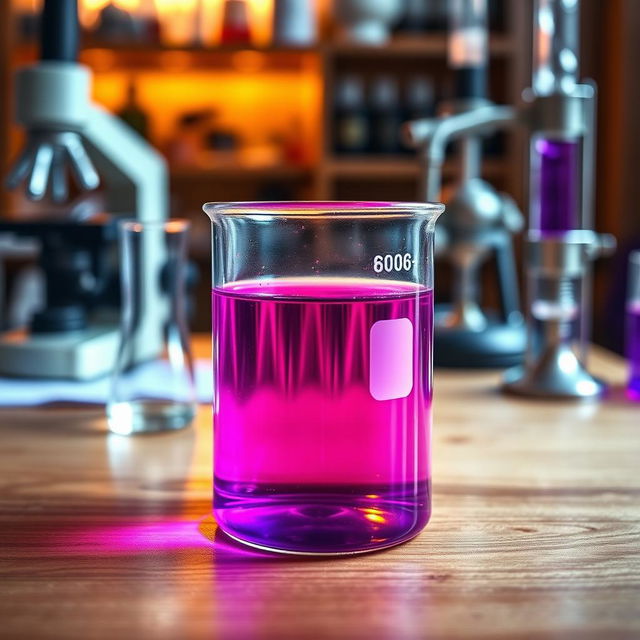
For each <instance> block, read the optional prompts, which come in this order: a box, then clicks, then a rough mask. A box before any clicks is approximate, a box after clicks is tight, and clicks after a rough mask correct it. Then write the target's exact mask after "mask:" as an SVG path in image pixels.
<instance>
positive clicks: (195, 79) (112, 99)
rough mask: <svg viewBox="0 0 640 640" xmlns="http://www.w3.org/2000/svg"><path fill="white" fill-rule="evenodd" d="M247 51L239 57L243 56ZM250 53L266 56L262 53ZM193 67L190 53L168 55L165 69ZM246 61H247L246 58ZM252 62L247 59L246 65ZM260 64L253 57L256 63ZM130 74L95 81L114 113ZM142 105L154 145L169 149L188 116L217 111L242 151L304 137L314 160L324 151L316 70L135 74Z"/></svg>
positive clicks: (122, 99) (98, 76)
mask: <svg viewBox="0 0 640 640" xmlns="http://www.w3.org/2000/svg"><path fill="white" fill-rule="evenodd" d="M240 53H242V54H245V53H247V52H244V51H242V52H238V53H237V54H236V55H238V54H240ZM248 53H251V54H256V55H257V56H263V55H264V54H260V53H258V52H254V51H250V52H248ZM166 56H169V59H170V63H171V64H177V65H180V66H182V65H184V64H188V61H189V60H190V58H191V54H190V53H189V52H185V51H171V52H169V51H167V52H164V53H163V57H162V60H163V66H164V63H165V61H166V60H167V57H166ZM241 60H242V58H241ZM247 60H249V58H246V57H244V64H246V62H247ZM256 60H257V59H253V57H252V58H251V64H256ZM130 76H131V72H127V71H123V70H118V71H115V70H114V71H109V72H105V73H98V74H96V75H95V77H94V82H93V87H94V97H95V99H96V100H97V101H98V102H100V103H101V104H103V105H104V106H105V107H107V108H108V109H110V110H112V111H117V110H119V109H120V108H121V107H122V105H123V103H124V102H125V99H126V95H127V86H128V83H129V81H130ZM136 87H137V89H138V92H137V100H138V102H139V104H140V106H141V107H142V108H143V109H144V110H145V111H146V112H147V113H148V114H149V116H150V120H151V130H152V134H153V140H154V142H156V143H157V144H160V145H162V144H164V143H166V142H167V141H168V139H170V138H171V137H172V136H173V135H174V133H175V129H176V121H177V119H178V118H179V116H181V115H182V114H184V113H185V112H186V111H196V110H201V109H212V110H213V111H215V113H216V125H217V126H220V127H221V128H224V129H226V130H232V131H234V132H236V133H237V134H238V135H239V137H240V138H241V140H242V142H243V147H260V146H263V145H268V144H270V142H271V141H272V139H273V135H274V133H276V134H289V135H290V134H291V132H292V131H294V129H293V128H294V127H296V129H295V131H297V132H298V133H299V135H300V136H301V137H302V139H303V140H305V144H306V145H307V148H308V149H309V155H310V156H311V157H313V156H314V155H315V154H316V153H317V152H318V149H319V144H320V140H319V138H320V131H319V126H318V122H320V120H321V113H320V105H321V104H322V100H321V96H322V83H321V79H320V76H319V72H318V71H317V70H304V71H271V70H269V71H267V70H265V69H262V70H259V71H255V72H243V73H238V72H237V71H236V70H235V69H229V70H228V71H227V70H206V71H204V70H203V71H189V70H185V71H182V72H181V73H166V66H164V69H163V70H159V71H136Z"/></svg>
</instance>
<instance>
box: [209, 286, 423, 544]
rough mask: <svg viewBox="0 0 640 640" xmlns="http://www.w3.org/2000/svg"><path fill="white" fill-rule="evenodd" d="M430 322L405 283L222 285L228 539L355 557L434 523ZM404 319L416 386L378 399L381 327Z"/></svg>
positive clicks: (218, 324)
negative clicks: (376, 340)
mask: <svg viewBox="0 0 640 640" xmlns="http://www.w3.org/2000/svg"><path fill="white" fill-rule="evenodd" d="M432 314H433V303H432V296H431V292H430V291H427V290H425V289H418V288H417V287H416V286H415V285H412V284H408V283H398V282H394V283H390V282H384V281H376V280H355V279H353V280H348V279H345V280H341V279H333V278H331V279H330V278H326V279H325V278H317V279H291V280H270V281H261V282H257V281H253V282H239V283H234V284H233V285H231V286H228V287H226V288H224V289H221V290H214V292H213V319H214V328H215V330H214V339H215V341H216V347H217V348H216V353H217V357H216V362H215V367H216V371H215V375H216V376H217V383H218V384H217V394H216V398H215V400H214V404H215V406H214V424H215V449H214V453H215V462H214V466H215V486H214V510H215V514H216V519H217V521H218V523H219V525H220V526H221V527H222V528H223V529H224V530H225V531H226V532H227V533H229V534H231V535H233V536H235V537H237V538H239V539H241V540H243V541H245V542H248V543H250V544H254V545H257V546H261V547H266V548H270V549H275V550H283V551H291V552H299V553H349V552H355V551H365V550H369V549H374V548H378V547H383V546H388V545H390V544H394V543H396V542H400V541H402V540H404V539H408V538H410V537H412V536H413V535H415V534H416V533H418V532H419V531H420V530H421V529H422V528H423V527H424V525H425V524H426V522H427V521H428V518H429V510H430V489H429V478H430V471H429V437H430V421H431V412H430V406H431V351H430V350H431V340H432ZM399 319H404V320H402V321H401V324H402V326H403V327H404V328H406V327H411V328H410V332H411V333H410V335H409V336H408V339H409V340H410V341H411V342H412V345H413V348H412V349H411V351H410V352H409V354H410V360H409V361H408V363H407V367H410V369H411V370H410V371H409V372H406V371H405V372H400V374H401V375H407V373H408V375H409V376H410V377H411V380H412V384H411V385H410V386H407V387H406V388H405V389H404V390H402V391H400V392H399V393H400V394H404V395H403V397H393V398H391V399H385V400H377V399H376V398H374V397H373V395H372V392H371V386H370V377H371V376H372V375H374V374H373V372H372V371H371V370H370V367H371V366H372V358H371V353H370V350H371V349H372V344H373V343H372V342H371V333H372V332H371V328H372V326H373V325H374V324H375V323H377V322H380V321H386V320H399ZM407 320H408V321H409V323H410V324H409V323H407ZM394 326H395V325H394ZM216 336H217V338H216ZM405 338H407V336H405ZM378 355H379V354H378ZM391 356H392V357H391V360H393V354H391ZM374 360H375V358H374ZM378 360H379V358H378ZM376 366H377V365H376ZM383 373H384V372H383Z"/></svg>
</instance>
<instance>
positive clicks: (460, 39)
mask: <svg viewBox="0 0 640 640" xmlns="http://www.w3.org/2000/svg"><path fill="white" fill-rule="evenodd" d="M449 10H450V25H449V39H448V56H449V66H450V67H451V68H452V69H453V74H454V81H455V99H454V100H453V101H451V103H450V104H447V105H445V106H444V110H443V111H444V113H443V115H441V116H440V117H438V118H433V119H427V120H418V121H414V122H410V123H408V124H407V125H406V126H405V131H404V134H405V138H406V140H407V142H408V144H409V145H410V146H412V147H414V148H416V149H418V150H419V152H420V156H421V158H422V160H423V162H424V172H423V175H424V176H425V184H424V189H423V190H424V197H425V200H427V201H428V202H434V201H438V200H440V199H441V195H440V192H441V187H442V170H443V165H444V161H445V157H446V152H447V147H448V145H449V143H451V142H455V144H456V146H457V150H458V163H459V169H458V177H457V180H456V182H455V184H454V185H453V189H452V195H451V196H450V197H449V198H448V199H446V205H447V214H446V215H445V216H443V218H442V223H441V225H442V227H441V228H442V229H443V231H444V233H443V236H442V237H444V238H446V245H445V246H441V247H438V241H439V239H440V238H439V237H438V236H436V250H437V252H438V254H439V255H440V257H444V258H445V259H446V260H448V261H449V262H450V263H451V265H452V267H453V277H454V290H453V304H452V305H446V306H445V305H436V310H435V334H434V364H435V365H436V366H444V367H463V368H469V367H474V368H480V367H487V368H489V367H491V368H504V367H509V366H513V365H516V364H518V363H520V362H521V361H522V358H523V355H524V351H525V345H526V333H525V325H524V321H523V316H522V313H521V311H520V303H519V295H518V278H517V270H516V265H515V259H514V250H513V240H512V237H513V235H514V234H516V233H518V232H519V231H520V230H521V229H522V227H523V217H522V214H521V213H520V211H519V210H518V208H517V206H516V204H515V202H514V201H513V200H512V198H510V197H509V196H508V195H506V194H504V193H498V192H497V191H496V189H495V188H494V187H493V186H492V185H490V184H489V183H488V182H486V181H485V180H483V179H482V178H481V175H480V174H481V168H482V141H483V138H485V137H487V136H489V135H491V134H493V133H495V132H497V131H499V130H501V129H505V128H509V127H512V126H514V124H515V120H516V112H515V109H513V108H511V107H504V106H498V105H495V104H493V103H492V102H490V101H489V100H488V99H487V64H488V24H487V1H486V0H450V2H449ZM492 257H493V258H494V259H495V264H496V271H497V282H496V284H497V288H498V290H499V294H500V302H501V310H500V312H499V313H496V312H493V311H490V310H485V309H483V308H482V307H481V303H480V300H481V290H480V275H481V274H480V270H481V268H482V266H483V264H484V263H485V262H486V261H487V260H488V259H490V258H492Z"/></svg>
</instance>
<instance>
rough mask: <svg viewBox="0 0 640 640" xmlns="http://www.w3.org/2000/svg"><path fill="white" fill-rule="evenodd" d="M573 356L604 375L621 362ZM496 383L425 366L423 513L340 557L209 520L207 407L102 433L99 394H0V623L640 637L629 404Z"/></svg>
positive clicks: (128, 634) (638, 516) (169, 631)
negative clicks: (400, 536) (165, 425)
mask: <svg viewBox="0 0 640 640" xmlns="http://www.w3.org/2000/svg"><path fill="white" fill-rule="evenodd" d="M196 348H197V351H200V352H201V354H203V355H206V353H207V351H208V340H207V339H206V338H204V337H199V338H197V339H196ZM592 361H593V368H594V370H595V371H596V372H598V373H600V375H603V376H604V377H606V378H607V379H609V380H612V381H613V382H614V384H615V385H618V387H620V385H621V384H622V382H623V380H624V367H623V362H622V360H620V359H619V358H617V357H615V356H613V355H611V354H608V353H605V352H603V351H600V350H596V351H595V353H594V355H593V358H592ZM498 381H499V375H498V374H497V373H494V372H479V371H437V372H436V376H435V413H434V430H433V434H434V439H433V461H434V468H433V473H434V485H433V492H434V503H433V516H432V519H431V522H430V523H429V525H428V526H427V528H426V529H425V531H424V532H422V533H421V534H420V535H419V536H418V537H417V538H415V539H414V540H412V541H410V542H408V543H406V544H404V545H402V546H399V547H396V548H393V549H389V550H386V551H382V552H378V553H374V554H369V555H360V556H352V557H346V558H342V559H304V558H296V557H284V556H276V555H268V554H266V553H262V552H254V551H252V550H250V549H249V548H245V547H242V546H240V545H238V544H236V543H234V542H232V541H231V540H229V539H228V538H226V537H225V535H224V534H222V533H221V532H220V531H218V530H217V529H216V525H215V522H214V521H213V519H212V517H211V515H210V512H211V483H212V474H211V466H212V462H211V452H212V430H211V411H210V409H209V408H207V407H202V408H201V410H200V412H199V415H198V418H197V423H196V424H195V427H194V428H191V429H189V430H186V431H183V432H179V433H171V434H163V435H155V436H141V437H134V438H126V437H122V436H116V435H107V433H106V426H105V420H104V418H103V413H102V411H101V410H100V409H98V408H92V407H88V406H87V407H78V406H68V405H66V406H52V407H47V408H38V409H20V410H17V409H2V410H1V411H0V438H1V442H2V445H1V447H0V621H1V622H0V636H1V637H6V638H12V639H14V638H39V637H60V638H78V637H81V638H102V637H105V638H107V637H108V638H119V639H121V638H136V639H137V638H188V637H196V638H198V637H202V638H221V639H227V638H229V639H235V638H240V639H242V638H248V639H253V638H255V639H261V638H274V639H276V638H277V639H279V640H281V639H289V638H290V639H295V640H302V639H305V638H313V639H318V640H320V639H322V638H354V639H360V638H362V639H365V638H366V639H367V640H386V639H390V640H402V639H403V638H463V637H470V638H471V637H472V638H492V639H497V638H510V639H511V638H547V637H553V638H565V637H566V638H568V637H571V638H581V639H582V640H589V639H601V638H602V639H605V638H606V639H607V640H608V639H616V638H632V637H635V638H637V637H640V473H639V471H638V470H639V468H640V405H638V404H636V405H633V404H631V403H630V402H629V401H627V400H626V399H625V398H624V395H623V393H622V392H621V391H614V392H613V393H612V394H611V396H610V397H609V398H608V399H607V400H606V401H604V402H602V403H599V404H573V403H566V402H534V401H530V400H523V399H516V398H509V397H505V396H503V395H501V394H500V393H499V392H498V391H497V385H498Z"/></svg>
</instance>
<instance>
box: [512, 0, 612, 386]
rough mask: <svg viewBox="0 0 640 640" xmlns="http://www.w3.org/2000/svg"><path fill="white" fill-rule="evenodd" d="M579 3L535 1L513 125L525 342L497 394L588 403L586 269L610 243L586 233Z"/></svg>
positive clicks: (589, 167)
mask: <svg viewBox="0 0 640 640" xmlns="http://www.w3.org/2000/svg"><path fill="white" fill-rule="evenodd" d="M579 17H580V2H579V0H573V1H572V2H567V1H566V0H536V2H535V6H534V55H533V59H534V64H533V82H532V87H531V88H530V89H528V90H527V91H526V92H525V94H524V100H525V106H524V108H523V109H522V112H521V114H520V120H521V122H522V123H523V124H524V125H525V126H526V127H527V128H528V130H529V135H530V141H531V142H530V144H531V151H530V158H531V161H530V184H529V186H530V189H529V192H530V193H529V196H530V213H529V231H528V236H527V243H526V259H525V260H526V261H525V269H526V274H527V288H528V301H527V326H528V344H527V353H526V358H525V363H524V366H522V367H518V368H515V369H512V370H510V371H508V372H507V373H506V375H505V385H504V390H505V391H506V392H508V393H512V394H517V395H522V396H531V397H540V398H564V399H582V398H597V397H599V396H601V395H602V394H603V393H604V392H605V391H606V385H605V384H604V383H603V382H602V381H600V380H598V379H597V378H595V377H594V376H592V375H591V374H590V373H589V371H588V370H587V367H586V356H587V348H588V343H589V337H590V321H589V316H590V313H591V306H592V305H591V269H592V267H591V265H592V262H593V261H594V260H595V259H596V258H598V257H599V256H602V255H606V254H609V253H612V252H613V251H614V249H615V245H616V242H615V239H614V238H613V237H612V236H610V235H606V234H597V233H595V231H593V226H594V222H593V209H594V186H595V177H596V176H595V130H596V88H595V86H594V85H593V84H592V83H588V82H587V83H579V81H578V77H579V67H580V64H579V60H580V57H579V49H580V46H579V43H580V37H579V36H580V31H579V24H580V21H579Z"/></svg>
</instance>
